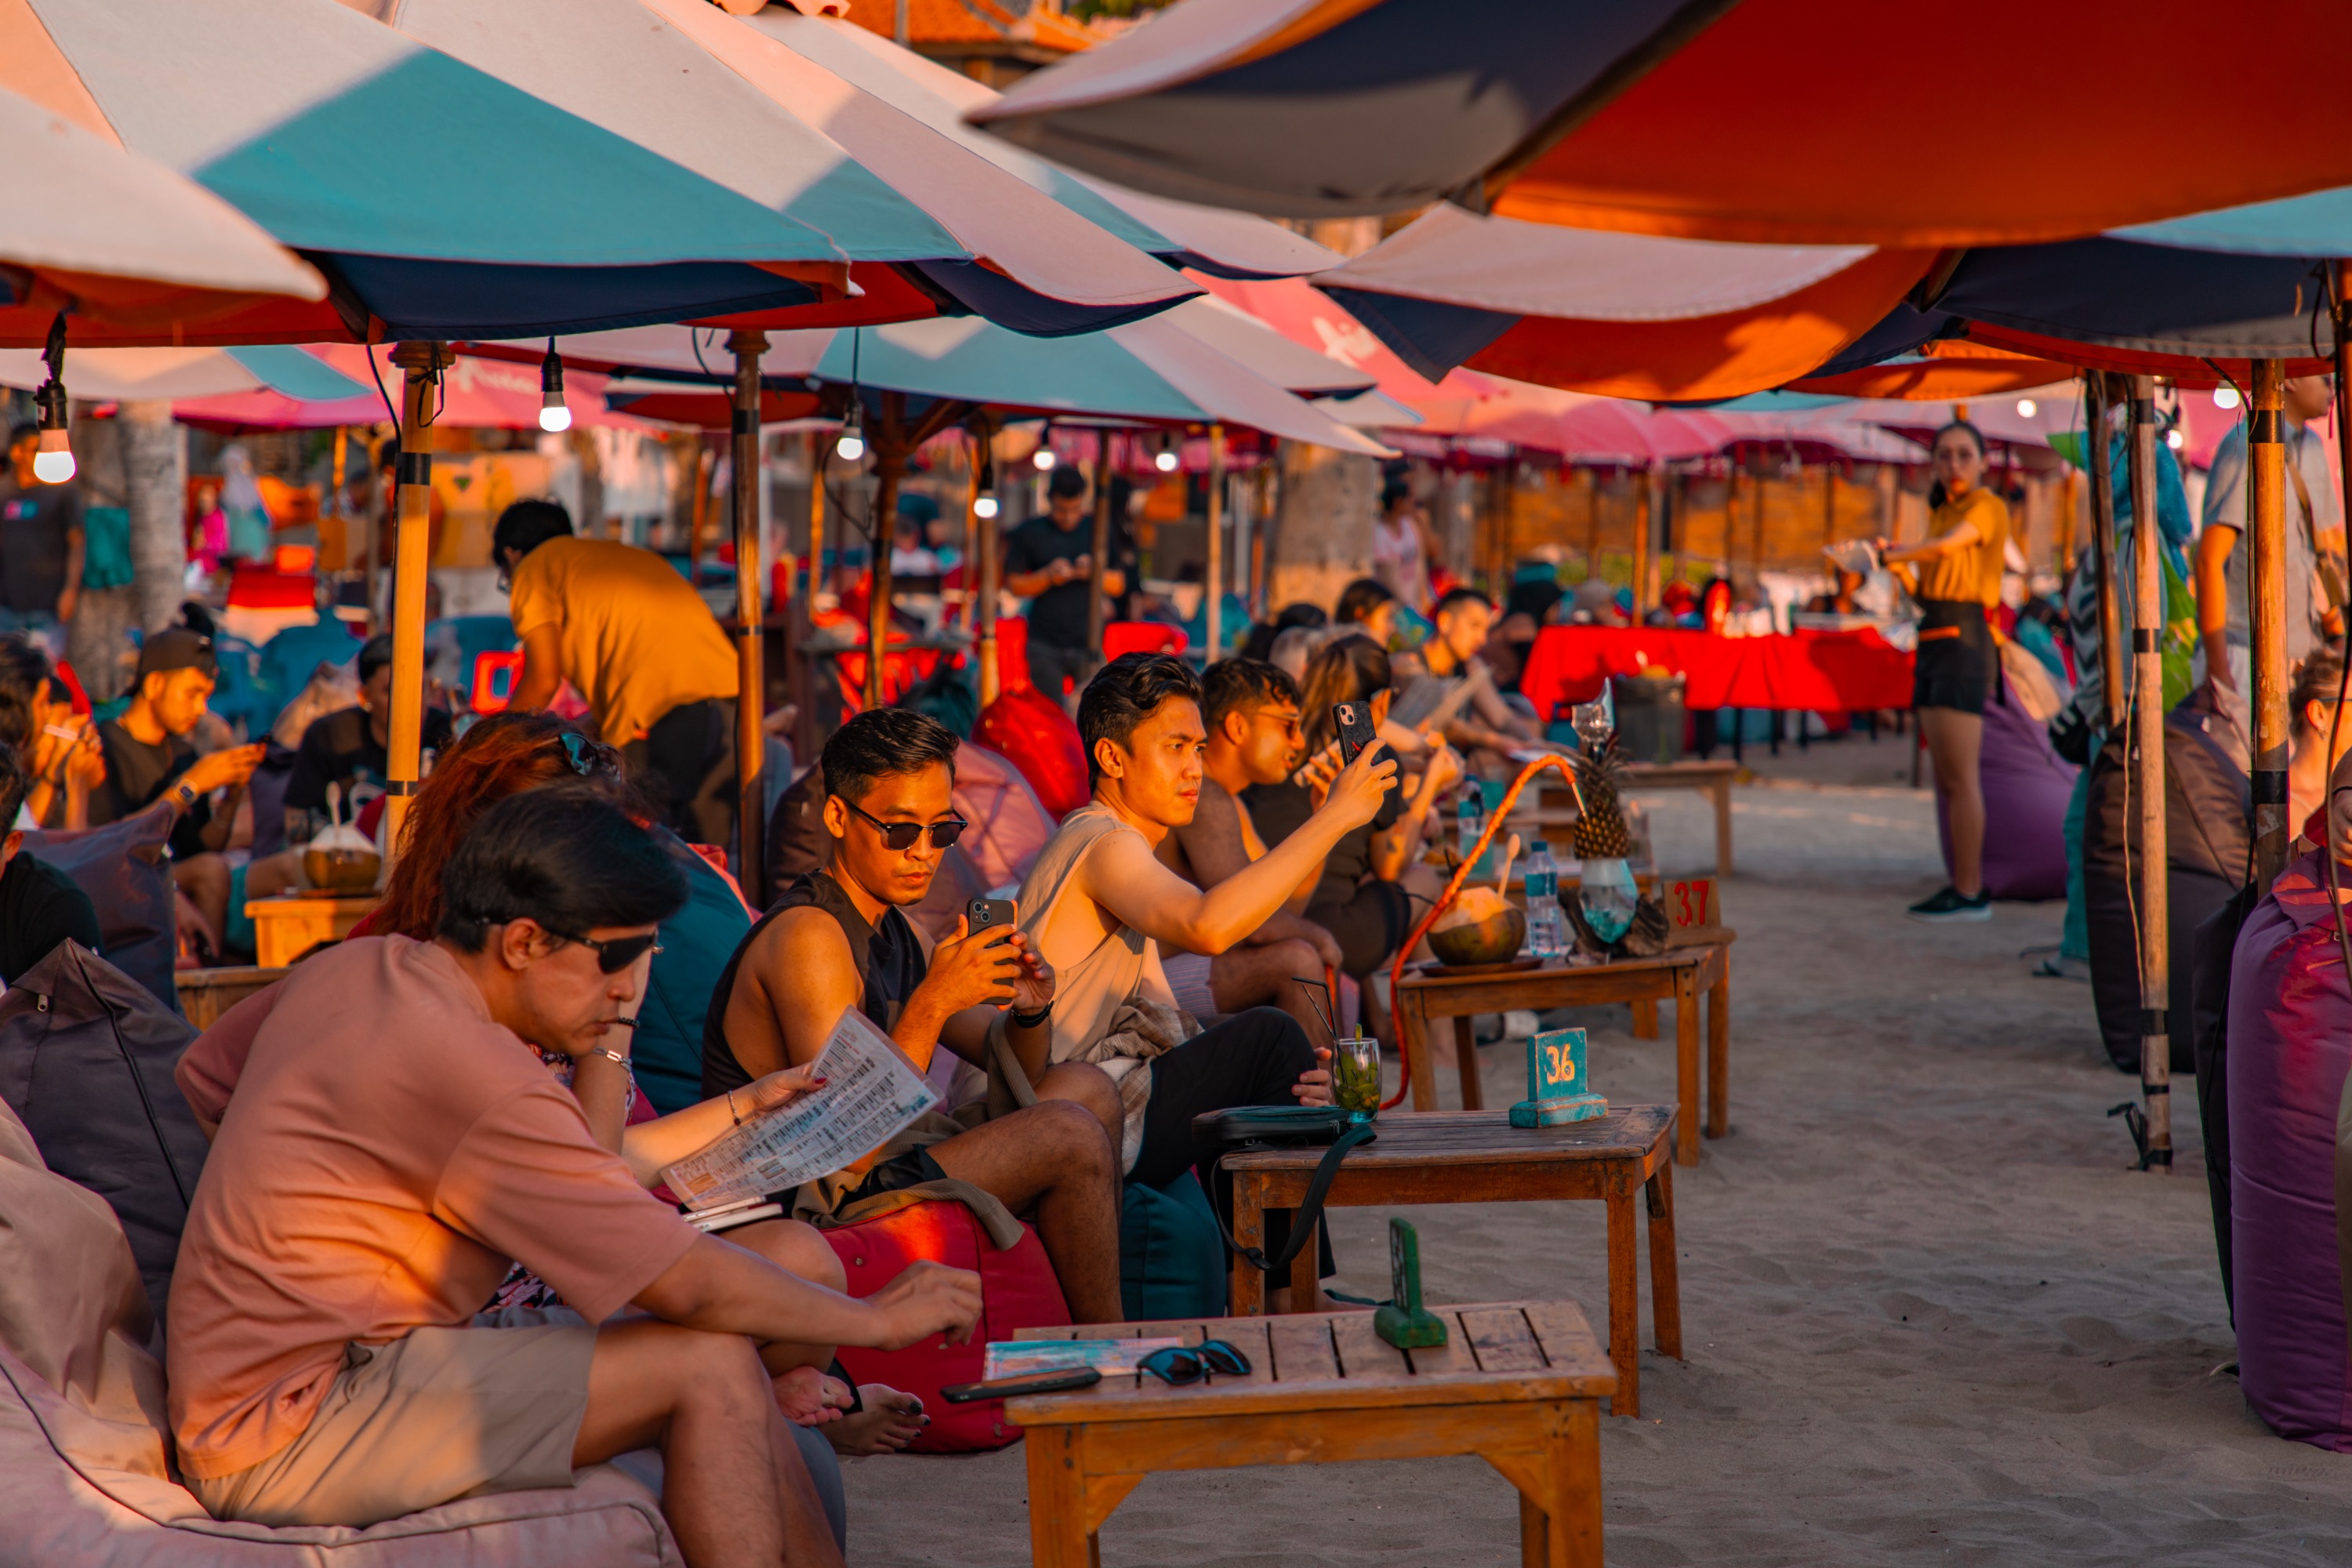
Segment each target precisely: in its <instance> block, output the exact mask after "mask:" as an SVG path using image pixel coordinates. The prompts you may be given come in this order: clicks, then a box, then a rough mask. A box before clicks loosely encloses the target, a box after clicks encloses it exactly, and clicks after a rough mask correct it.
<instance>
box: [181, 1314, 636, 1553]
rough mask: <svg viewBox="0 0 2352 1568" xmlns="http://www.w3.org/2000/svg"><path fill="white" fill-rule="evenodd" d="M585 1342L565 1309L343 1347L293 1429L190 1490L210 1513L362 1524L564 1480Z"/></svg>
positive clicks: (582, 1386)
mask: <svg viewBox="0 0 2352 1568" xmlns="http://www.w3.org/2000/svg"><path fill="white" fill-rule="evenodd" d="M595 1351H596V1331H595V1329H594V1328H593V1326H592V1325H590V1324H589V1322H588V1321H586V1320H585V1319H583V1317H581V1316H580V1314H579V1313H577V1312H574V1311H572V1310H570V1309H569V1308H564V1307H549V1308H528V1307H510V1308H508V1309H506V1310H503V1311H500V1312H499V1313H496V1314H488V1313H486V1314H484V1315H483V1316H481V1317H478V1318H477V1319H475V1320H474V1326H473V1327H471V1328H463V1329H417V1330H415V1331H412V1332H411V1333H410V1334H409V1335H408V1337H407V1338H405V1339H401V1340H394V1341H393V1342H391V1343H390V1344H382V1345H362V1344H356V1343H355V1344H352V1345H348V1346H346V1347H345V1348H344V1352H343V1368H342V1370H341V1372H339V1373H336V1374H335V1381H334V1383H333V1384H331V1386H330V1387H329V1388H328V1390H327V1394H326V1397H325V1398H324V1399H322V1400H321V1401H320V1404H319V1409H318V1412H317V1414H316V1415H312V1416H311V1418H310V1426H308V1427H306V1428H304V1429H303V1432H302V1435H301V1436H299V1437H297V1438H295V1439H294V1441H293V1442H291V1443H289V1444H288V1445H287V1446H286V1447H283V1448H281V1449H279V1450H278V1452H277V1453H275V1454H272V1455H271V1456H270V1457H269V1458H267V1459H264V1460H262V1461H261V1462H260V1463H259V1464H257V1465H255V1466H252V1467H251V1468H247V1469H243V1470H239V1471H237V1472H236V1473H235V1474H233V1475H226V1476H218V1477H214V1478H212V1479H197V1478H193V1477H192V1478H190V1479H188V1482H187V1486H188V1489H189V1490H190V1491H192V1492H194V1493H195V1494H196V1500H198V1501H199V1502H201V1503H203V1504H204V1505H205V1510H207V1511H208V1512H210V1513H211V1514H212V1516H213V1517H214V1518H215V1519H235V1520H245V1521H250V1522H252V1523H255V1524H268V1525H287V1524H348V1525H370V1524H375V1523H379V1522H381V1521H383V1520H387V1519H397V1518H399V1517H400V1516H401V1515H402V1514H406V1513H415V1512H416V1511H418V1510H421V1509H428V1508H433V1507H436V1506H437V1505H439V1504H441V1503H445V1502H448V1501H450V1500H454V1499H457V1498H461V1497H466V1496H469V1495H471V1494H474V1493H478V1492H513V1491H524V1490H528V1489H530V1488H533V1487H568V1486H570V1485H571V1484H572V1444H573V1443H574V1442H576V1441H577V1440H578V1438H579V1436H580V1423H581V1421H582V1419H583V1417H584V1416H585V1415H587V1413H588V1366H589V1363H590V1361H591V1360H592V1359H593V1357H594V1354H595Z"/></svg>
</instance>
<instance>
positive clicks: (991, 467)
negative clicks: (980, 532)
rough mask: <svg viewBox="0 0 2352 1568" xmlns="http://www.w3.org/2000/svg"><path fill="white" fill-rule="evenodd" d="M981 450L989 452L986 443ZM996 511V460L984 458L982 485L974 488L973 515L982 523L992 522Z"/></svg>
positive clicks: (981, 469)
mask: <svg viewBox="0 0 2352 1568" xmlns="http://www.w3.org/2000/svg"><path fill="white" fill-rule="evenodd" d="M981 450H982V452H983V453H985V452H987V450H988V448H987V447H986V445H985V443H983V444H982V447H981ZM996 511H997V507H996V458H994V457H993V456H983V457H982V458H981V460H980V483H979V484H977V485H975V486H973V487H972V497H971V515H972V516H974V517H976V518H978V519H980V521H982V522H992V521H995V518H996Z"/></svg>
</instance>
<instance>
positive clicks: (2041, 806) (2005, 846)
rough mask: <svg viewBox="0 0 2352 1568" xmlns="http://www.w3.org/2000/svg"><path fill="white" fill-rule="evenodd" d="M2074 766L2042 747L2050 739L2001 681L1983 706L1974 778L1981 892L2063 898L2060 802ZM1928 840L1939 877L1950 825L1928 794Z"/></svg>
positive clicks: (1940, 803) (1947, 870)
mask: <svg viewBox="0 0 2352 1568" xmlns="http://www.w3.org/2000/svg"><path fill="white" fill-rule="evenodd" d="M2074 772H2075V770H2074V764H2073V763H2069V762H2067V761H2066V760H2065V759H2064V758H2063V757H2061V756H2059V754H2058V753H2057V752H2053V751H2052V750H2051V749H2050V736H2049V734H2048V732H2047V731H2044V729H2043V728H2042V723H2041V721H2038V720H2036V719H2035V718H2034V717H2033V715H2032V714H2031V713H2028V712H2027V711H2026V710H2025V705H2024V704H2023V703H2022V702H2021V701H2019V700H2018V696H2017V693H2016V692H2015V691H2014V690H2012V689H2011V687H2010V684H2009V682H2007V681H2005V680H2004V681H2001V682H2000V683H1999V684H1998V685H1997V686H1996V687H1995V688H1994V690H1993V693H1992V695H1991V696H1990V698H1988V699H1986V700H1985V708H1984V749H1983V751H1982V752H1981V753H1980V754H1979V757H1978V759H1977V777H1978V779H1979V781H1980V783H1981V784H1982V787H1983V789H1984V803H1985V842H1984V885H1985V891H1987V892H1989V893H1990V894H1991V895H1992V896H1993V897H1994V898H1996V899H2063V898H2064V897H2065V896H2066V803H2067V801H2068V799H2069V798H2070V797H2072V796H2073V795H2074ZM1936 837H1937V839H1938V840H1939V841H1940V842H1941V844H1942V846H1943V850H1944V875H1945V876H1946V877H1949V876H1950V875H1951V874H1952V827H1951V823H1950V822H1949V821H1948V819H1947V817H1946V815H1945V809H1944V797H1943V795H1941V794H1940V793H1938V794H1937V796H1936Z"/></svg>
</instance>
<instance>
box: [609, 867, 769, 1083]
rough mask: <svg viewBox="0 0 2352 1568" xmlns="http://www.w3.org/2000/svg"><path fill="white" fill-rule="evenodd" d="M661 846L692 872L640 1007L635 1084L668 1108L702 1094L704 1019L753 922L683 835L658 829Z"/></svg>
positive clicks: (665, 924)
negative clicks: (713, 994)
mask: <svg viewBox="0 0 2352 1568" xmlns="http://www.w3.org/2000/svg"><path fill="white" fill-rule="evenodd" d="M656 837H659V838H660V840H661V845H662V847H663V849H665V850H666V851H667V852H668V854H669V858H671V859H672V860H674V861H676V862H677V868H678V869H679V870H681V871H683V872H685V873H686V907H685V908H684V909H682V910H678V911H677V913H676V914H674V915H672V916H670V918H669V919H667V920H666V921H662V924H661V952H658V953H656V955H655V957H654V963H653V973H652V976H651V978H650V979H649V980H648V981H647V983H646V999H645V1004H644V1005H642V1006H641V1007H639V1008H638V1009H637V1032H636V1041H635V1045H634V1046H633V1047H631V1048H630V1055H631V1056H632V1057H634V1058H635V1062H636V1073H637V1087H638V1088H639V1089H643V1090H644V1091H645V1093H644V1097H643V1098H644V1099H645V1100H648V1101H650V1102H651V1103H652V1105H653V1108H654V1109H655V1110H657V1111H659V1112H661V1113H662V1114H663V1115H665V1116H667V1115H668V1114H669V1113H670V1112H672V1111H674V1110H685V1109H686V1108H687V1107H688V1106H689V1105H693V1104H695V1103H696V1102H697V1101H698V1100H701V1099H702V1022H703V1015H704V1014H705V1013H707V1012H708V1011H709V1009H710V1005H711V996H712V993H714V992H715V991H717V990H718V988H719V973H720V972H721V971H723V970H725V969H726V967H727V961H728V960H729V959H730V958H732V957H733V956H734V955H735V950H736V948H737V947H739V946H740V945H741V944H742V941H743V937H744V935H745V933H747V932H748V931H751V916H750V915H749V914H748V913H746V912H745V911H744V909H743V900H742V898H741V897H740V895H739V894H737V892H736V891H735V884H734V883H732V882H731V881H730V880H729V879H727V878H725V877H722V876H720V875H719V871H718V870H717V868H714V867H713V866H712V865H711V864H710V862H709V861H708V860H706V859H704V858H702V857H701V856H700V855H698V854H697V853H696V852H695V850H694V849H693V847H691V846H689V845H688V843H687V842H686V840H685V839H683V838H680V837H678V836H677V834H675V833H672V832H670V831H669V830H668V829H667V828H662V829H660V830H659V831H658V833H657V835H656Z"/></svg>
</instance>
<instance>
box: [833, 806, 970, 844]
mask: <svg viewBox="0 0 2352 1568" xmlns="http://www.w3.org/2000/svg"><path fill="white" fill-rule="evenodd" d="M841 804H842V805H845V806H847V807H849V809H850V810H852V811H854V812H856V813H857V815H858V816H862V817H864V818H865V819H866V821H868V822H870V823H872V824H873V825H874V830H875V831H876V832H877V833H879V834H880V835H881V836H882V847H884V848H886V849H912V848H913V847H915V840H916V839H918V838H919V837H922V836H923V834H924V833H925V832H927V831H928V832H929V834H930V836H931V847H932V848H934V849H945V848H947V847H949V846H950V845H952V844H953V843H955V841H956V840H957V839H959V838H961V837H963V830H964V829H965V828H967V827H970V826H971V823H969V822H966V821H965V820H964V819H963V818H962V817H961V816H950V817H949V818H948V819H947V820H946V821H945V822H885V821H883V820H882V819H881V818H880V817H878V816H875V815H874V814H873V813H872V812H870V811H867V810H866V809H865V808H864V807H863V806H861V805H858V804H857V803H856V801H854V800H848V799H844V800H843V801H842V803H841Z"/></svg>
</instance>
